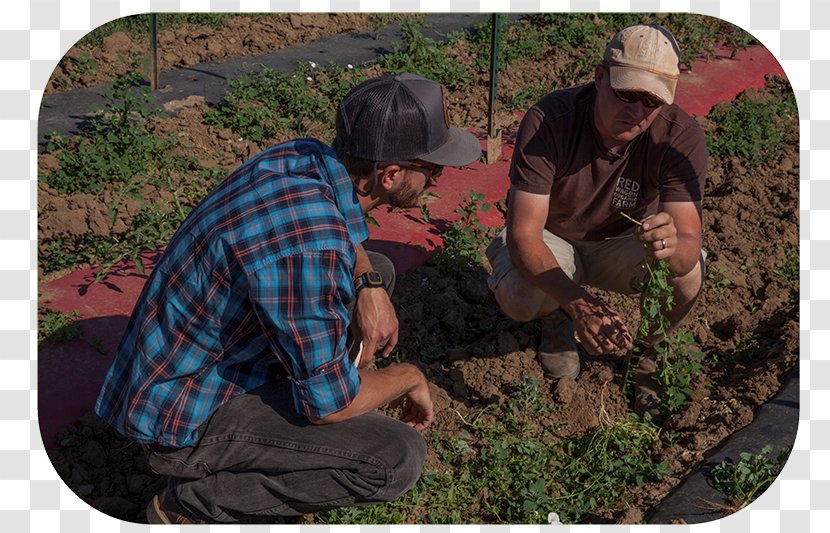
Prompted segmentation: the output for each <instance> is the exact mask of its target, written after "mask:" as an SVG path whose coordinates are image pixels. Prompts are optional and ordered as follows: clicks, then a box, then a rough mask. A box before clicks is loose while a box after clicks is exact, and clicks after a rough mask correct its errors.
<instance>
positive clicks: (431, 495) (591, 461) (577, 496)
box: [314, 378, 669, 524]
mask: <svg viewBox="0 0 830 533" xmlns="http://www.w3.org/2000/svg"><path fill="white" fill-rule="evenodd" d="M512 388H513V390H514V392H513V393H512V394H511V395H510V397H509V398H508V401H507V402H505V403H504V404H502V405H500V406H498V407H494V408H495V409H496V411H492V412H491V414H492V415H493V416H494V419H495V420H496V421H495V422H492V423H491V422H484V421H483V420H482V419H481V418H480V417H478V418H475V419H473V420H462V422H463V423H464V425H465V427H464V429H463V430H462V431H461V432H460V433H459V434H457V435H453V436H443V435H441V434H436V433H433V434H431V435H430V437H429V441H430V442H429V447H430V449H432V450H434V451H435V452H436V454H437V455H438V458H439V460H440V461H441V466H439V467H438V471H435V470H433V471H427V472H425V473H424V474H423V475H422V476H421V479H420V480H419V481H418V482H417V483H416V484H415V487H414V488H413V489H412V490H411V491H410V492H408V493H406V494H405V495H403V496H402V497H401V498H399V499H398V500H396V501H394V502H392V503H389V504H383V505H377V506H371V507H362V508H352V509H335V510H332V511H328V512H325V513H320V514H318V515H316V516H315V517H314V521H315V523H393V522H395V523H398V522H413V521H414V522H423V523H433V524H442V523H443V524H446V523H465V522H484V523H493V522H495V523H532V524H541V523H546V522H547V520H548V516H549V514H550V513H552V512H553V513H556V514H557V515H558V516H559V517H561V519H562V520H563V521H564V522H565V523H572V522H583V521H586V520H590V519H591V518H592V517H593V516H595V514H596V512H597V511H598V510H600V509H602V508H603V507H607V506H610V505H615V504H617V503H618V502H620V501H621V500H624V499H625V498H626V495H627V493H628V487H630V486H632V485H642V484H644V483H647V482H650V481H655V480H658V479H661V478H662V477H663V476H665V475H667V474H668V473H669V470H668V465H667V464H666V463H665V462H655V461H654V460H653V459H652V457H651V447H652V445H653V444H654V443H655V441H656V440H657V439H658V438H659V433H660V431H659V428H657V427H655V426H654V425H652V424H650V423H646V422H640V421H637V420H634V419H632V420H628V421H621V422H617V423H615V424H611V425H609V426H607V427H603V428H600V429H597V430H595V431H593V432H591V433H589V434H588V435H586V436H584V437H582V438H578V439H573V440H567V441H557V440H556V439H555V437H553V436H552V435H551V434H550V433H547V432H546V430H544V429H540V428H539V427H538V426H536V425H534V424H533V423H531V422H530V420H537V419H538V417H539V414H540V413H541V412H545V411H546V410H547V409H548V408H549V407H550V400H548V399H546V398H545V396H546V395H545V394H544V393H543V392H542V391H541V390H540V389H539V386H538V383H537V382H536V381H535V380H532V379H529V378H525V379H523V380H522V381H521V382H519V383H516V384H514V386H513V387H512Z"/></svg>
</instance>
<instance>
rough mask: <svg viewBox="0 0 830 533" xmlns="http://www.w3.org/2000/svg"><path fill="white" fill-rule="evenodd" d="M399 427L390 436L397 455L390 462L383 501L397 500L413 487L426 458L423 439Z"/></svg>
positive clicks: (407, 428) (405, 427)
mask: <svg viewBox="0 0 830 533" xmlns="http://www.w3.org/2000/svg"><path fill="white" fill-rule="evenodd" d="M401 426H403V427H401V428H399V430H398V431H396V432H395V434H394V435H390V437H391V438H390V443H391V444H392V446H391V448H392V449H394V450H396V451H397V455H396V457H394V458H393V460H392V461H390V463H391V464H390V465H389V470H390V472H391V476H390V477H389V478H388V483H387V485H386V487H385V490H384V491H383V492H384V494H383V496H382V499H383V500H385V501H392V500H395V499H397V498H399V497H400V496H402V495H403V494H405V493H406V492H407V491H409V489H411V488H412V487H413V485H415V483H416V482H417V481H418V479H419V478H420V477H421V472H422V471H423V468H424V461H425V460H426V456H427V445H426V442H424V439H423V437H421V435H420V434H419V433H418V432H417V431H415V430H414V429H412V428H411V427H409V426H406V425H404V424H401Z"/></svg>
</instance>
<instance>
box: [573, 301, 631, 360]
mask: <svg viewBox="0 0 830 533" xmlns="http://www.w3.org/2000/svg"><path fill="white" fill-rule="evenodd" d="M562 308H563V310H564V311H565V312H566V313H567V314H568V316H570V317H571V319H572V320H573V323H574V331H575V332H576V334H577V336H578V337H579V340H580V342H581V343H582V345H583V346H584V347H585V349H586V350H587V351H588V353H590V354H592V355H600V354H605V353H610V352H613V351H616V350H628V349H630V348H631V347H632V346H633V340H632V338H631V335H630V334H629V333H628V329H627V328H626V327H625V324H624V323H623V321H622V320H620V317H619V316H618V315H617V313H615V312H614V311H613V310H612V309H611V308H610V307H608V305H607V304H606V303H605V302H603V301H602V300H600V299H598V298H596V297H594V296H591V295H590V294H588V293H587V292H585V293H584V295H583V296H581V297H579V298H576V299H574V300H571V301H570V302H568V303H567V304H564V305H563V306H562Z"/></svg>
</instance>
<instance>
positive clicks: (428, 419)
mask: <svg viewBox="0 0 830 533" xmlns="http://www.w3.org/2000/svg"><path fill="white" fill-rule="evenodd" d="M402 408H403V413H402V414H401V421H402V422H404V423H406V424H407V425H409V426H411V427H413V428H414V429H416V430H418V431H423V430H424V429H426V427H427V426H429V425H430V424H431V423H432V420H433V418H434V417H435V415H434V413H433V410H432V396H431V395H430V393H429V384H428V383H427V380H426V377H424V376H423V374H421V379H420V381H419V382H418V384H417V385H416V386H415V387H413V388H412V390H410V391H409V392H407V393H406V395H405V396H404V398H403V405H402Z"/></svg>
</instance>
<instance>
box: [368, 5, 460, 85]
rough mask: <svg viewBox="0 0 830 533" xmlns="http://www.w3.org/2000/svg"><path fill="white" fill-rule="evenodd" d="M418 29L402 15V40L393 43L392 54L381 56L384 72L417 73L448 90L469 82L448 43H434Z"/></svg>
mask: <svg viewBox="0 0 830 533" xmlns="http://www.w3.org/2000/svg"><path fill="white" fill-rule="evenodd" d="M420 28H421V24H420V22H417V21H415V20H412V19H411V18H404V19H403V20H402V21H401V41H400V42H398V43H395V44H393V45H392V53H391V54H386V55H383V56H381V57H380V62H379V63H380V66H381V67H383V69H384V70H386V71H387V72H412V73H415V74H420V75H422V76H424V77H425V78H429V79H431V80H433V81H436V82H438V83H440V84H442V85H444V86H445V87H446V88H447V89H449V90H455V89H457V88H459V87H461V86H462V85H464V84H467V83H470V81H471V79H472V78H471V76H470V72H469V69H468V68H467V67H466V66H465V65H464V64H463V63H461V62H459V61H456V60H455V59H454V58H453V57H452V56H451V55H450V53H449V52H448V50H447V43H436V42H435V41H433V40H432V39H429V38H427V37H425V36H424V34H423V33H421V29H420Z"/></svg>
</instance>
